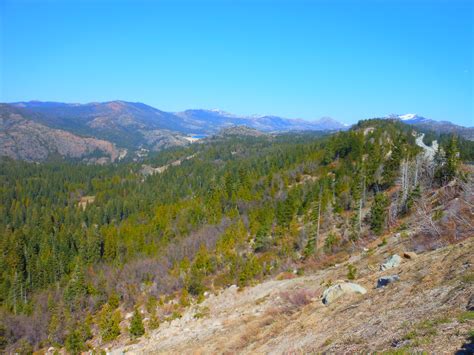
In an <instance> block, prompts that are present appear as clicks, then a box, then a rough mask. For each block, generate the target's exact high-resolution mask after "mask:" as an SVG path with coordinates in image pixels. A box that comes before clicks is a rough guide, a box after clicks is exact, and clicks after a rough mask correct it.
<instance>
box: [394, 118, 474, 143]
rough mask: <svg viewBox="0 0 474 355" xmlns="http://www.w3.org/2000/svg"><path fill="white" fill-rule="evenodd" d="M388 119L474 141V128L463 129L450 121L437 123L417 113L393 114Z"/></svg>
mask: <svg viewBox="0 0 474 355" xmlns="http://www.w3.org/2000/svg"><path fill="white" fill-rule="evenodd" d="M387 118H391V119H398V120H400V121H402V122H403V123H406V124H409V125H413V126H416V127H418V128H421V129H425V130H430V131H434V132H436V133H455V134H458V135H460V136H461V137H464V138H466V139H469V140H471V141H472V140H474V127H463V126H460V125H457V124H454V123H452V122H450V121H435V120H432V119H429V118H426V117H423V116H420V115H418V114H415V113H407V114H403V115H397V114H391V115H388V116H387Z"/></svg>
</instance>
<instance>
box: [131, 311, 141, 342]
mask: <svg viewBox="0 0 474 355" xmlns="http://www.w3.org/2000/svg"><path fill="white" fill-rule="evenodd" d="M128 331H129V333H130V338H132V339H133V338H138V337H141V336H142V335H143V334H145V327H144V326H143V319H142V315H141V314H140V311H139V310H138V308H135V311H134V312H133V317H132V320H131V321H130V327H129V329H128Z"/></svg>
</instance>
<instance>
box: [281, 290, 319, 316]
mask: <svg viewBox="0 0 474 355" xmlns="http://www.w3.org/2000/svg"><path fill="white" fill-rule="evenodd" d="M280 297H281V298H282V299H283V300H284V301H285V302H286V303H287V305H288V306H289V307H288V308H287V309H286V310H287V311H290V312H291V311H293V310H294V309H296V308H299V307H303V306H306V305H307V304H309V303H311V300H312V299H313V298H314V297H315V292H314V291H311V290H307V289H299V290H296V291H286V292H281V293H280Z"/></svg>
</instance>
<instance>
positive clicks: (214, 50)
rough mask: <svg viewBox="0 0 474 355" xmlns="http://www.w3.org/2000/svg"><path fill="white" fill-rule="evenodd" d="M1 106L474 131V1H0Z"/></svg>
mask: <svg viewBox="0 0 474 355" xmlns="http://www.w3.org/2000/svg"><path fill="white" fill-rule="evenodd" d="M0 14H1V19H0V21H1V24H0V26H1V27H0V29H1V31H0V35H1V38H0V41H1V52H0V69H1V71H0V75H1V76H0V101H1V102H13V101H23V100H43V101H64V102H91V101H107V100H115V99H122V100H127V101H140V102H144V103H147V104H149V105H152V106H155V107H157V108H160V109H162V110H167V111H180V110H183V109H187V108H220V109H224V110H227V111H230V112H234V113H238V114H275V115H281V116H285V117H291V118H304V119H316V118H319V117H321V116H331V117H333V118H336V119H338V120H341V121H343V122H346V123H350V122H354V121H357V120H358V119H361V118H368V117H376V116H384V115H386V114H390V113H419V114H421V115H423V116H425V117H430V118H433V119H437V120H441V119H447V120H451V121H453V122H456V123H459V124H463V125H468V126H472V125H474V123H473V121H474V97H473V86H474V74H473V69H474V68H473V59H474V56H473V52H474V29H473V22H474V1H471V0H463V1H461V0H449V1H448V0H446V1H441V0H431V1H428V0H423V1H421V0H412V1H408V0H406V1H402V0H399V1H391V0H379V1H376V0H370V1H369V0H367V1H366V0H359V1H355V0H353V1H351V0H345V1H344V0H331V1H330V0H327V1H323V0H321V1H318V0H314V1H298V0H293V1H290V0H287V1H264V0H260V1H259V0H256V1H197V0H195V1H106V0H103V1H92V0H87V1H68V0H63V1H60V0H56V1H52V0H51V1H38V0H37V1H25V0H0Z"/></svg>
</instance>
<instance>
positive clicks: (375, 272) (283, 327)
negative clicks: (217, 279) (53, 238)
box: [113, 234, 474, 354]
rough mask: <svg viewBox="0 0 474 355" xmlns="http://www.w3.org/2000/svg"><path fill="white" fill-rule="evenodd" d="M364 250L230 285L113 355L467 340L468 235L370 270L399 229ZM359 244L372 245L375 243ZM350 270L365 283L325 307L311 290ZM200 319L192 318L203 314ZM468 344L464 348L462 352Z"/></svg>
mask: <svg viewBox="0 0 474 355" xmlns="http://www.w3.org/2000/svg"><path fill="white" fill-rule="evenodd" d="M390 240H391V241H390V243H388V244H387V245H386V246H383V247H380V248H378V249H377V252H376V253H374V254H370V253H367V252H362V253H360V254H356V255H353V256H352V257H351V258H350V259H349V260H348V261H347V262H344V263H342V264H337V265H335V266H333V267H329V268H328V269H326V270H322V271H319V272H316V273H315V274H313V275H309V276H304V277H297V278H294V279H287V280H271V281H267V282H264V283H262V284H259V285H256V286H254V287H249V288H245V289H243V290H242V292H239V291H240V290H239V289H238V288H237V287H235V286H232V287H230V288H227V289H226V290H224V291H223V292H221V293H219V294H217V295H210V296H208V298H207V299H206V300H205V301H204V302H203V303H202V304H200V305H195V306H193V307H191V308H190V309H189V310H188V311H187V312H186V313H185V314H183V317H182V318H181V319H176V320H173V321H172V322H168V323H165V324H163V325H162V326H161V327H160V328H159V330H157V331H155V332H153V333H152V334H150V336H148V337H145V338H144V339H141V341H140V342H139V343H137V344H133V345H128V346H121V347H117V348H116V349H114V351H113V353H114V354H120V353H123V352H126V353H130V354H132V353H133V354H143V353H174V354H194V353H247V354H254V353H277V354H278V353H292V352H297V353H300V352H302V353H308V352H319V351H329V352H332V353H344V352H345V353H352V352H357V351H384V350H397V349H398V350H400V349H404V350H408V351H421V350H423V351H428V352H437V353H441V352H443V353H448V352H449V353H453V352H455V351H457V350H460V349H462V348H463V346H464V345H465V344H466V342H467V343H468V342H469V340H468V339H467V338H468V332H469V331H470V330H471V329H472V327H473V326H474V321H473V319H472V309H471V312H470V313H469V312H468V309H467V307H468V303H469V301H470V299H469V298H470V297H471V301H470V302H471V306H470V307H471V308H472V302H473V301H472V296H473V292H474V284H473V276H474V269H473V264H472V263H473V261H474V260H473V254H472V250H474V239H473V238H470V239H468V240H466V241H464V242H462V243H458V244H454V245H450V246H446V247H443V248H440V249H437V250H435V251H430V252H425V253H422V254H420V255H419V256H418V257H416V258H414V259H404V261H403V262H402V264H401V265H400V266H399V267H397V268H394V269H390V270H386V271H379V269H378V266H379V264H381V263H382V262H383V261H384V260H385V259H386V258H387V257H389V256H390V255H393V254H397V253H398V254H400V255H403V253H404V251H405V250H406V248H407V247H408V246H407V244H408V243H407V242H406V241H405V240H404V239H403V237H401V236H400V234H398V235H396V236H394V237H393V238H391V239H390ZM368 247H373V248H377V241H375V242H373V243H372V245H369V246H368ZM348 263H351V264H352V265H354V266H356V268H357V270H359V272H360V277H358V278H357V280H355V281H354V282H357V283H358V284H360V285H362V286H363V287H365V288H366V289H367V291H368V292H367V294H365V295H363V296H360V295H358V296H348V297H345V298H342V299H339V300H337V301H336V302H335V303H334V304H331V305H329V306H325V305H323V304H322V302H321V300H320V296H321V294H322V292H323V290H324V289H325V287H326V286H325V285H324V284H326V283H328V282H329V281H332V282H336V280H341V279H345V278H346V273H347V264H348ZM392 274H397V275H399V276H400V279H401V280H400V281H399V282H396V283H393V284H390V285H388V286H386V287H384V288H380V289H377V288H375V285H376V283H377V279H378V278H379V277H382V276H387V275H392ZM203 310H206V315H205V316H204V317H203V318H197V317H196V315H199V314H202V312H203ZM470 349H471V350H472V344H471V348H470Z"/></svg>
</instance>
